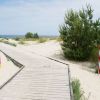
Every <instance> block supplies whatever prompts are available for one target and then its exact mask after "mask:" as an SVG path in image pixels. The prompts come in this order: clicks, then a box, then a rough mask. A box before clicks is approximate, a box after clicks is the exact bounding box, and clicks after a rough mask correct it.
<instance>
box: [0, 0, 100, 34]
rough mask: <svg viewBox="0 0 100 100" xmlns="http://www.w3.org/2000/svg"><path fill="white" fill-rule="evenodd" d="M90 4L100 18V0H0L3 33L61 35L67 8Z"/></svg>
mask: <svg viewBox="0 0 100 100" xmlns="http://www.w3.org/2000/svg"><path fill="white" fill-rule="evenodd" d="M86 4H90V5H91V6H92V8H93V9H94V18H99V17H100V0H0V34H2V35H3V34H7V35H8V34H10V35H16V34H18V35H23V34H26V33H27V32H33V33H34V32H37V33H38V34H39V35H59V25H62V24H63V23H64V16H65V13H67V11H68V10H70V9H74V10H79V9H81V8H82V7H86Z"/></svg>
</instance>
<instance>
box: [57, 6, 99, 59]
mask: <svg viewBox="0 0 100 100" xmlns="http://www.w3.org/2000/svg"><path fill="white" fill-rule="evenodd" d="M59 32H60V37H61V39H62V40H63V43H62V49H63V52H64V55H65V57H67V58H69V59H73V60H87V59H88V58H89V56H90V53H91V51H92V49H93V47H94V46H95V45H97V43H99V42H100V41H99V40H100V21H99V19H98V20H96V21H94V20H93V10H92V9H91V6H89V5H88V6H87V8H86V9H82V10H80V11H79V12H77V11H73V10H70V11H68V13H67V14H65V23H64V25H62V26H60V30H59Z"/></svg>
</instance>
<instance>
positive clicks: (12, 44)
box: [3, 41, 17, 47]
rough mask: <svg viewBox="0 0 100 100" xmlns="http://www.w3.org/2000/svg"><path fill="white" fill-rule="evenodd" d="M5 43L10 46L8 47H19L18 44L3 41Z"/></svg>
mask: <svg viewBox="0 0 100 100" xmlns="http://www.w3.org/2000/svg"><path fill="white" fill-rule="evenodd" d="M3 43H5V44H8V45H11V46H14V47H16V46H17V44H15V43H11V42H9V41H3Z"/></svg>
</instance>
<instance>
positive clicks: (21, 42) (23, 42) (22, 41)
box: [18, 40, 26, 44]
mask: <svg viewBox="0 0 100 100" xmlns="http://www.w3.org/2000/svg"><path fill="white" fill-rule="evenodd" d="M18 43H19V44H26V43H25V41H24V40H20V41H19V42H18Z"/></svg>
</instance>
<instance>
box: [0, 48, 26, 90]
mask: <svg viewBox="0 0 100 100" xmlns="http://www.w3.org/2000/svg"><path fill="white" fill-rule="evenodd" d="M0 51H1V50H0ZM1 52H2V53H3V54H4V55H5V56H6V57H7V58H8V59H10V60H11V61H12V62H13V63H14V64H15V65H16V67H19V70H18V71H17V72H16V73H15V74H14V75H12V77H10V78H9V79H8V80H7V81H6V82H5V83H4V84H2V85H1V86H0V89H2V88H3V87H4V86H5V85H7V84H8V83H9V82H10V81H11V80H12V79H13V78H14V77H15V76H16V75H17V74H18V73H19V72H20V71H21V70H22V69H23V68H24V67H25V66H24V65H22V64H21V63H19V62H18V61H16V60H14V59H13V58H11V57H10V56H8V55H7V54H5V53H4V52H3V51H1Z"/></svg>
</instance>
